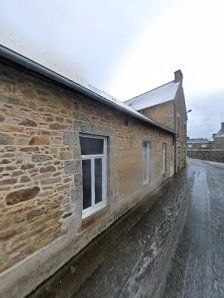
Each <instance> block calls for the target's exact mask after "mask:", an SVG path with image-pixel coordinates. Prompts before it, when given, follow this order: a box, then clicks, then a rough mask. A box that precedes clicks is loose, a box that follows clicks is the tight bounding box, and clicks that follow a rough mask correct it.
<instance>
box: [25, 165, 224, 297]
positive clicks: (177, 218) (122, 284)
mask: <svg viewBox="0 0 224 298" xmlns="http://www.w3.org/2000/svg"><path fill="white" fill-rule="evenodd" d="M153 202H154V203H153ZM152 203H153V205H152ZM151 206H152V207H151ZM171 257H172V259H171ZM223 279H224V164H218V163H209V162H205V161H197V160H189V164H188V167H187V169H185V170H184V171H182V172H181V173H180V174H178V175H177V176H176V177H174V178H172V179H171V180H170V181H169V182H168V183H167V184H166V185H165V186H163V187H162V188H161V189H160V190H159V191H158V192H157V193H156V194H153V196H150V197H148V198H146V199H145V200H143V201H142V202H141V204H139V205H138V206H137V207H136V208H134V209H133V210H132V211H131V212H130V213H128V214H127V216H125V217H124V218H122V219H121V220H120V221H118V222H117V223H116V224H115V225H114V226H112V227H111V228H110V229H109V230H108V231H107V232H106V233H104V234H103V235H102V236H101V237H99V238H97V239H96V240H95V241H93V242H92V243H91V245H90V246H89V247H87V248H86V249H85V250H84V251H83V252H82V253H81V254H80V255H79V256H77V257H75V258H74V259H72V260H71V261H70V262H69V263H68V264H66V265H65V266H64V268H62V270H60V271H59V272H58V273H57V274H56V275H55V276H54V277H52V278H51V279H49V280H48V281H47V282H46V283H45V284H44V285H42V286H41V287H40V288H39V289H37V291H35V292H34V293H33V294H31V295H30V296H29V298H43V297H51V298H61V297H63V298H75V297H79V298H86V297H91V298H101V297H102V298H110V297H113V298H116V297H122V298H123V297H153V298H161V297H163V298H179V297H188V298H197V297H200V298H210V297H215V298H216V297H224V280H223Z"/></svg>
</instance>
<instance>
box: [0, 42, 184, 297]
mask: <svg viewBox="0 0 224 298" xmlns="http://www.w3.org/2000/svg"><path fill="white" fill-rule="evenodd" d="M166 85H167V86H166ZM166 85H164V86H165V87H160V88H158V90H157V91H151V92H149V93H148V95H149V97H147V96H144V95H142V96H143V97H146V100H143V104H142V105H141V106H137V107H136V105H135V104H134V102H136V103H137V102H138V99H137V98H135V99H133V100H131V101H129V102H128V104H127V103H122V102H120V101H118V100H117V99H115V98H113V97H111V96H109V95H108V94H105V93H103V92H101V91H98V90H96V89H95V88H92V87H90V86H83V85H80V84H78V83H76V82H74V81H72V80H70V79H69V78H65V77H63V76H62V75H60V74H58V73H55V72H54V71H52V70H50V69H47V68H45V67H44V66H42V65H40V64H38V63H36V62H34V61H32V60H29V59H28V58H26V57H24V56H21V55H19V54H18V53H15V52H13V51H12V50H10V49H7V48H5V47H2V46H1V47H0V177H1V178H0V210H1V217H0V227H1V228H0V254H1V258H0V272H1V273H0V296H1V297H8V298H9V297H17V298H18V297H23V296H25V295H27V294H28V293H30V292H31V291H32V290H33V289H35V288H36V287H37V286H38V285H39V284H40V283H42V282H43V281H44V280H46V279H47V278H48V277H49V276H50V275H52V274H53V273H54V272H56V270H58V269H59V268H60V267H61V266H63V265H64V264H65V263H66V262H67V261H68V260H69V259H70V258H72V257H73V256H74V255H75V254H77V253H78V252H79V251H80V250H81V249H82V248H83V247H84V246H86V245H87V244H88V243H89V242H90V241H91V240H92V239H93V238H94V237H96V236H97V235H98V234H100V233H101V232H102V231H103V230H105V229H106V228H107V227H108V226H110V225H111V224H112V223H113V222H114V221H115V220H116V219H118V218H119V217H120V216H122V215H123V214H124V213H125V212H127V211H128V210H129V209H130V208H132V207H133V206H134V205H135V204H136V203H137V202H138V201H139V200H141V199H142V198H143V197H145V196H146V195H148V194H149V193H150V192H152V191H153V190H155V189H156V188H157V187H158V186H159V185H161V184H162V183H163V182H164V181H165V180H167V179H168V178H169V177H171V176H172V175H173V174H174V168H176V170H178V169H181V168H182V167H183V166H184V165H185V147H184V146H185V141H186V120H187V117H186V111H185V103H184V95H183V88H182V74H181V72H180V71H178V72H177V73H176V77H175V80H174V81H173V82H170V83H168V84H166ZM159 89H160V91H159ZM161 90H162V92H161ZM153 93H157V94H155V96H154V98H156V101H151V99H150V98H151V95H150V94H153ZM142 96H140V97H139V98H141V97H142ZM131 102H132V104H131ZM152 105H153V106H152ZM151 106H152V107H151ZM159 111H160V112H159Z"/></svg>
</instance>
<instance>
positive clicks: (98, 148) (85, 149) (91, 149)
mask: <svg viewBox="0 0 224 298" xmlns="http://www.w3.org/2000/svg"><path fill="white" fill-rule="evenodd" d="M103 142H104V140H103V139H97V138H88V137H82V136H81V137H80V144H81V154H82V155H91V154H103Z"/></svg>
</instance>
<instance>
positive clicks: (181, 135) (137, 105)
mask: <svg viewBox="0 0 224 298" xmlns="http://www.w3.org/2000/svg"><path fill="white" fill-rule="evenodd" d="M182 81H183V75H182V72H181V70H178V71H176V72H175V73H174V80H173V81H171V82H168V83H166V84H164V85H162V86H159V87H157V88H155V89H153V90H150V91H148V92H146V93H143V94H141V95H139V96H136V97H134V98H132V99H129V100H127V101H126V102H125V103H126V104H128V105H129V106H130V107H132V108H134V109H136V110H137V111H138V112H140V113H142V114H143V115H145V116H146V117H149V118H150V119H152V120H154V121H156V122H157V123H160V124H163V125H164V126H165V127H167V128H169V129H171V130H173V131H175V132H176V137H175V140H174V161H175V165H174V168H175V169H176V172H178V171H179V170H181V169H182V168H183V167H185V166H186V153H187V144H186V138H187V113H186V104H185V97H184V91H183V86H182Z"/></svg>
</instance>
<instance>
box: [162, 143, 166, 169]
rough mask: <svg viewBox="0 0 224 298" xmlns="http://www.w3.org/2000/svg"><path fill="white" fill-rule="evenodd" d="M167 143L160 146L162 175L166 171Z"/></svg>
mask: <svg viewBox="0 0 224 298" xmlns="http://www.w3.org/2000/svg"><path fill="white" fill-rule="evenodd" d="M166 163H167V143H163V145H162V174H165V173H166V169H167V164H166Z"/></svg>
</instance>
